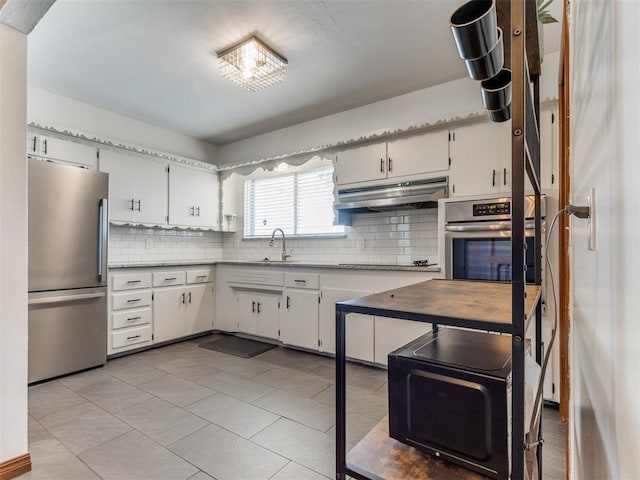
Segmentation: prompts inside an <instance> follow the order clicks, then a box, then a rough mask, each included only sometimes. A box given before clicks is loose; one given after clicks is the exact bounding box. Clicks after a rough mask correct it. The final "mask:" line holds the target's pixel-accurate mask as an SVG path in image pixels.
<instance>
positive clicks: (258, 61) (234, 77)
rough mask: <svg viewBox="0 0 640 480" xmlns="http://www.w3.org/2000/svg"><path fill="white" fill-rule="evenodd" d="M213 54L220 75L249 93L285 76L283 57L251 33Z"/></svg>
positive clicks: (278, 81) (274, 82)
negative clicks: (215, 55) (216, 60)
mask: <svg viewBox="0 0 640 480" xmlns="http://www.w3.org/2000/svg"><path fill="white" fill-rule="evenodd" d="M217 55H218V68H220V72H221V73H222V76H223V77H225V78H228V79H229V80H231V81H232V82H233V83H235V84H237V85H240V86H241V87H243V88H246V89H247V90H250V91H252V92H257V91H258V90H262V89H263V88H266V87H270V86H271V85H276V84H278V83H280V82H282V80H284V77H286V76H287V59H286V58H284V57H283V56H281V55H280V54H278V53H276V52H275V51H273V50H272V49H270V48H269V47H268V46H267V45H265V44H264V43H263V42H261V41H260V40H258V39H257V38H256V37H253V36H252V37H249V38H248V39H247V40H245V41H243V42H241V43H239V44H237V45H234V46H233V47H231V48H228V49H226V50H224V51H222V52H219V53H218V54H217Z"/></svg>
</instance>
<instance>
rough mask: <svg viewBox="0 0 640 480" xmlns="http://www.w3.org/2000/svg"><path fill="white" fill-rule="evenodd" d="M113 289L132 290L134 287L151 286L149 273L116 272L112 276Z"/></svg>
mask: <svg viewBox="0 0 640 480" xmlns="http://www.w3.org/2000/svg"><path fill="white" fill-rule="evenodd" d="M112 284H113V285H112V286H111V288H112V289H113V291H118V290H133V289H134V288H149V287H150V286H151V274H150V273H129V274H118V275H114V276H113V277H112Z"/></svg>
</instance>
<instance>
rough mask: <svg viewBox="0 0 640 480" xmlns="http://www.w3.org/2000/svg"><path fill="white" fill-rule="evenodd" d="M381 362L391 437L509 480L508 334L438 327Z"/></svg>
mask: <svg viewBox="0 0 640 480" xmlns="http://www.w3.org/2000/svg"><path fill="white" fill-rule="evenodd" d="M388 361H389V371H388V374H389V436H390V437H392V438H394V439H396V440H398V441H400V442H403V443H405V444H407V445H411V446H413V447H415V448H417V449H419V450H421V451H423V452H425V453H428V454H430V455H434V456H436V457H438V458H441V459H444V460H448V461H451V462H454V463H456V464H458V465H461V466H463V467H466V468H469V469H471V470H474V471H476V472H478V473H481V474H483V475H486V476H488V477H491V478H505V479H506V478H509V471H510V467H509V465H510V461H509V450H510V447H509V442H510V435H509V426H510V420H509V417H510V415H509V412H510V410H511V408H510V407H511V394H510V392H511V337H510V336H507V335H497V334H492V333H484V332H476V331H467V330H458V329H453V328H441V329H440V330H438V331H437V332H435V333H433V332H432V333H428V334H426V335H423V336H422V337H419V338H417V339H416V340H414V341H412V342H410V343H408V344H407V345H405V346H404V347H401V348H399V349H397V350H395V351H394V352H391V353H390V354H389V356H388Z"/></svg>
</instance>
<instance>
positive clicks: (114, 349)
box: [107, 272, 153, 355]
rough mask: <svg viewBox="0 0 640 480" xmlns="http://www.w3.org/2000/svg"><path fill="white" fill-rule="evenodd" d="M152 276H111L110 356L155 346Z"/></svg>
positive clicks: (109, 314)
mask: <svg viewBox="0 0 640 480" xmlns="http://www.w3.org/2000/svg"><path fill="white" fill-rule="evenodd" d="M150 286H151V274H150V273H145V272H137V273H129V274H121V275H111V276H110V279H109V291H110V297H111V298H110V299H109V300H110V301H109V307H108V318H109V332H110V333H109V341H108V345H107V352H108V354H109V355H111V354H115V353H120V352H125V351H127V350H131V349H135V348H140V347H145V346H147V345H151V344H152V336H153V329H152V325H153V315H152V310H151V295H152V294H151V289H150V288H149V287H150Z"/></svg>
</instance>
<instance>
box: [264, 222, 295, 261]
mask: <svg viewBox="0 0 640 480" xmlns="http://www.w3.org/2000/svg"><path fill="white" fill-rule="evenodd" d="M276 232H280V233H281V234H282V261H283V262H284V261H285V260H286V259H287V258H289V257H290V256H291V255H290V254H288V253H287V240H286V237H285V235H284V230H282V229H281V228H276V229H275V230H274V231H273V233H272V234H271V241H269V246H270V247H273V242H274V240H275V238H276Z"/></svg>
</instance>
